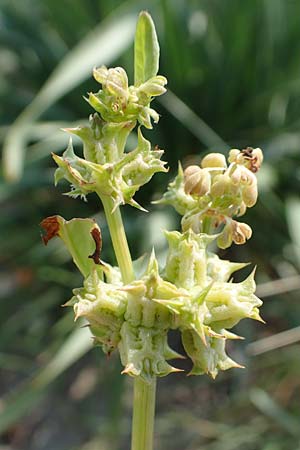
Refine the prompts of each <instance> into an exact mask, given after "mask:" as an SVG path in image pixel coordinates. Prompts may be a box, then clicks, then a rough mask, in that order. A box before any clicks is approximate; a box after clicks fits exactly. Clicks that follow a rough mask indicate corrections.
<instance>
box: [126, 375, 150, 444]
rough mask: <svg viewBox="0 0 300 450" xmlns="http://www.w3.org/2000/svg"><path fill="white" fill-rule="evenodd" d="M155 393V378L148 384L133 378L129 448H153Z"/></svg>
mask: <svg viewBox="0 0 300 450" xmlns="http://www.w3.org/2000/svg"><path fill="white" fill-rule="evenodd" d="M155 393H156V378H154V379H153V380H152V381H151V383H150V384H149V383H145V382H144V381H143V380H142V379H141V378H135V380H134V400H133V419H132V436H131V450H152V449H153V431H154V413H155Z"/></svg>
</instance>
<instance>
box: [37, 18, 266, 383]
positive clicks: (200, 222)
mask: <svg viewBox="0 0 300 450" xmlns="http://www.w3.org/2000/svg"><path fill="white" fill-rule="evenodd" d="M158 60H159V46H158V42H157V37H156V33H155V27H154V24H153V22H152V20H151V17H150V16H149V14H148V13H145V12H143V13H141V15H140V18H139V21H138V26H137V31H136V39H135V83H134V85H133V86H129V85H128V78H127V75H126V72H125V71H124V70H123V69H122V68H120V67H117V68H113V69H107V68H106V67H101V68H99V69H95V70H94V77H95V79H96V80H97V81H98V82H99V83H101V85H102V89H100V91H99V92H97V93H95V94H94V93H91V94H89V97H88V102H89V103H90V104H91V105H92V106H93V108H94V109H95V110H96V113H95V114H93V115H92V116H91V117H90V121H89V125H88V126H85V127H78V128H73V129H68V130H67V131H68V132H70V133H71V134H75V135H77V136H79V137H80V139H81V140H82V142H83V158H80V157H78V156H76V155H75V153H74V150H73V147H72V142H71V141H70V144H69V146H68V148H67V150H66V151H65V153H64V154H63V155H62V156H57V155H53V158H54V160H55V162H56V163H57V165H58V168H57V170H56V173H55V182H56V183H57V182H58V181H59V180H61V179H62V178H65V179H66V180H67V181H69V183H70V184H71V191H70V192H69V193H68V195H70V196H73V197H76V196H82V197H85V196H86V195H87V194H89V193H90V192H96V193H97V194H98V196H99V197H100V199H101V200H102V203H103V205H104V210H105V213H106V217H107V219H108V225H109V229H110V232H111V237H112V242H113V246H114V250H115V254H116V257H117V261H118V263H119V268H114V267H111V266H110V265H108V264H106V263H104V262H103V261H101V259H100V252H101V246H102V239H101V231H100V229H99V227H98V226H97V225H96V224H95V222H94V221H93V220H91V219H73V220H71V221H65V220H64V219H63V218H62V217H60V216H52V217H49V218H47V219H45V220H44V221H43V222H42V224H41V225H42V227H43V228H44V230H45V231H46V235H45V236H44V238H43V239H44V242H45V244H47V243H48V241H49V240H50V239H51V238H52V237H54V236H58V237H60V238H61V239H62V240H63V242H64V244H65V245H66V246H67V248H68V250H69V251H70V253H71V255H72V258H73V260H74V262H75V264H76V265H77V267H78V269H79V270H80V272H81V273H82V275H83V278H84V281H83V286H82V287H80V288H76V289H74V290H73V297H72V298H71V300H70V301H69V302H68V303H67V305H71V306H73V308H74V312H75V319H78V318H84V319H85V320H86V321H87V322H88V324H89V327H90V330H91V333H92V335H93V339H94V342H95V345H100V346H101V347H102V349H103V351H104V352H105V353H107V354H109V353H111V352H112V351H113V350H115V349H118V350H119V352H120V357H121V361H122V364H123V365H124V370H123V373H127V374H129V375H131V376H134V377H140V378H141V379H143V380H144V381H146V382H151V381H153V378H155V377H157V376H165V375H167V374H169V373H170V372H174V371H178V370H180V369H177V368H175V367H172V366H171V365H170V364H169V362H168V361H169V360H171V359H175V358H179V357H181V355H178V353H176V352H175V351H173V350H172V349H171V348H170V347H169V345H168V333H169V331H170V330H179V331H180V332H181V336H182V342H183V345H184V348H185V351H186V353H187V355H188V356H189V357H190V358H191V360H192V362H193V368H192V370H191V372H190V373H191V374H195V375H199V374H203V373H207V374H209V375H211V376H212V377H213V378H214V377H216V375H217V374H218V371H219V370H226V369H229V368H231V367H240V365H239V364H237V363H236V362H234V361H233V360H232V359H231V358H230V357H229V356H227V354H226V351H225V345H226V341H227V339H239V336H236V335H235V334H234V333H232V331H230V330H231V329H232V328H233V327H234V326H235V325H237V323H238V322H239V321H240V320H241V319H243V318H251V319H255V320H262V319H261V318H260V315H259V310H258V308H259V306H260V305H261V303H262V302H261V300H260V299H259V298H257V297H256V296H255V294H254V291H255V282H254V273H253V272H252V273H251V275H249V276H248V278H246V279H245V280H244V281H243V282H242V283H235V282H233V280H232V279H231V276H232V274H233V273H234V272H235V271H237V270H239V269H242V268H243V267H244V266H245V264H240V263H232V262H230V261H224V260H221V259H220V258H219V257H218V256H217V255H215V254H212V253H210V252H209V251H208V246H209V244H210V243H212V242H214V241H216V242H217V244H218V245H219V247H221V248H226V247H228V246H230V245H231V243H232V242H235V243H237V244H242V243H244V242H245V241H246V239H249V238H250V236H251V228H250V227H249V226H248V225H247V224H244V223H239V222H237V221H236V220H233V217H235V216H241V215H243V214H244V213H245V211H246V209H247V208H248V207H251V206H253V205H254V204H255V202H256V199H257V181H256V177H255V172H257V170H258V169H259V167H260V165H261V163H262V159H263V156H262V152H261V150H260V149H252V148H247V149H245V150H242V151H239V150H235V149H234V150H231V151H230V153H229V157H228V162H227V161H226V159H225V157H224V156H223V155H221V154H219V153H211V154H209V155H207V156H206V157H205V158H203V160H202V162H201V167H200V166H190V167H188V168H186V169H185V171H183V170H182V168H181V166H179V170H178V175H177V177H176V178H175V180H174V181H173V182H172V183H171V184H170V185H169V188H168V191H167V193H166V194H165V195H164V196H163V198H162V200H161V201H160V203H166V204H171V205H173V206H174V207H175V209H176V210H177V211H178V212H179V213H180V214H181V215H182V216H183V218H182V232H178V231H172V232H165V236H166V239H167V241H168V245H169V250H168V254H167V257H166V262H165V265H164V267H163V269H162V270H159V267H158V263H157V260H156V258H155V255H154V252H152V255H151V257H150V258H149V262H148V266H147V268H146V269H145V270H144V272H143V273H142V274H141V275H139V274H137V273H136V274H134V273H133V272H134V270H133V267H132V261H131V257H130V252H129V249H128V246H127V241H126V237H125V233H124V229H123V225H122V219H121V215H120V212H119V210H118V206H119V205H120V204H124V203H128V204H130V205H132V206H135V207H138V208H140V209H142V207H141V206H140V205H138V204H137V203H136V202H135V200H134V198H133V197H134V194H135V193H136V191H137V190H138V189H139V188H140V187H141V186H142V185H144V184H145V183H147V182H148V181H149V180H150V179H151V177H152V176H153V174H154V173H156V172H165V171H166V168H165V163H164V162H162V161H161V159H160V158H161V156H162V153H163V152H162V150H159V149H157V148H156V147H155V148H154V149H153V150H152V149H151V145H150V142H148V141H147V140H146V139H145V138H144V137H143V135H142V132H141V126H145V127H146V128H152V124H151V120H153V121H154V122H157V121H158V119H159V116H158V114H157V113H156V111H154V110H153V109H152V108H151V107H150V102H151V100H152V99H153V98H154V97H156V96H158V95H161V94H163V93H164V92H165V87H164V86H165V84H166V79H165V78H164V77H163V76H160V75H157V73H158ZM137 124H139V128H138V142H137V147H136V148H135V149H134V150H132V151H130V152H125V145H126V142H127V138H128V136H129V134H130V133H131V132H132V131H133V129H134V128H135V126H136V125H137ZM95 246H96V248H95ZM121 272H122V273H121ZM121 275H122V276H121Z"/></svg>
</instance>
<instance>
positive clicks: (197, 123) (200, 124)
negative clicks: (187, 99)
mask: <svg viewBox="0 0 300 450" xmlns="http://www.w3.org/2000/svg"><path fill="white" fill-rule="evenodd" d="M159 102H160V103H161V104H162V105H163V106H164V107H165V108H166V110H167V111H169V113H170V114H172V116H174V117H175V118H176V119H177V120H179V122H181V123H182V125H183V126H184V127H185V128H186V129H187V130H189V131H190V132H191V133H192V134H193V135H194V136H195V137H196V138H198V139H199V141H200V142H202V144H204V145H206V146H207V147H208V148H217V149H218V151H219V152H223V153H224V152H225V151H227V150H229V148H230V147H229V145H228V144H227V143H226V142H225V141H224V140H223V139H222V138H221V137H220V136H219V135H218V134H217V133H216V132H215V131H214V130H213V129H212V128H210V126H209V125H207V123H206V122H204V120H203V119H201V117H199V116H197V114H196V113H195V112H194V111H193V110H192V109H191V108H190V107H189V106H187V105H186V104H185V103H184V102H183V101H182V100H181V99H180V98H178V97H177V96H176V95H175V94H174V93H173V92H171V91H170V90H168V92H167V93H166V94H165V95H164V96H163V97H161V98H160V99H159Z"/></svg>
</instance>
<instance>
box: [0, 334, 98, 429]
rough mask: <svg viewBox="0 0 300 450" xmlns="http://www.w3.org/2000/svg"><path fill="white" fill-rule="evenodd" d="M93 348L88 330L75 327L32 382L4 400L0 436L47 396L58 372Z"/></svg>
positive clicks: (28, 382)
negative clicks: (48, 389)
mask: <svg viewBox="0 0 300 450" xmlns="http://www.w3.org/2000/svg"><path fill="white" fill-rule="evenodd" d="M91 348H92V340H91V335H90V333H89V330H88V329H87V328H76V329H75V330H74V331H73V332H72V334H71V335H70V336H69V337H68V338H67V339H66V341H65V343H64V344H63V346H62V347H61V348H60V349H59V350H58V352H57V353H56V354H55V355H54V356H53V358H52V359H51V360H50V361H49V363H48V364H47V365H46V366H45V367H44V368H43V369H41V371H39V372H38V373H37V375H35V376H34V377H33V378H32V379H31V380H29V381H27V382H26V383H24V384H22V386H21V387H20V388H19V389H16V390H15V391H14V392H13V393H11V394H9V395H7V396H6V397H4V398H3V405H4V406H3V409H2V411H1V414H0V433H3V432H4V431H5V430H7V429H8V428H9V427H11V426H12V425H13V424H14V423H16V422H17V421H18V420H19V419H20V418H21V417H23V416H24V415H26V414H28V412H30V411H31V410H32V408H33V407H34V405H36V404H37V403H38V402H39V401H40V400H41V399H42V397H43V396H44V395H45V394H46V390H47V388H48V386H49V384H50V383H51V382H53V381H54V380H55V379H56V378H57V377H58V376H59V375H60V374H61V373H63V372H64V371H65V370H66V369H68V368H69V367H70V366H71V365H72V364H74V363H75V362H76V361H77V360H78V359H80V358H81V357H82V356H83V355H85V354H86V353H87V352H88V351H89V350H90V349H91Z"/></svg>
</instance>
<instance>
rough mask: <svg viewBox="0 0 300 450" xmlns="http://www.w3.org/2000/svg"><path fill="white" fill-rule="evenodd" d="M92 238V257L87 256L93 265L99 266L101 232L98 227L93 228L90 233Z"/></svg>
mask: <svg viewBox="0 0 300 450" xmlns="http://www.w3.org/2000/svg"><path fill="white" fill-rule="evenodd" d="M91 235H92V238H93V239H94V241H95V244H96V248H95V251H94V253H93V254H92V255H89V258H91V259H93V260H94V263H95V264H101V259H100V253H101V249H102V237H101V231H100V229H99V228H98V227H95V228H93V229H92V231H91Z"/></svg>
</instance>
